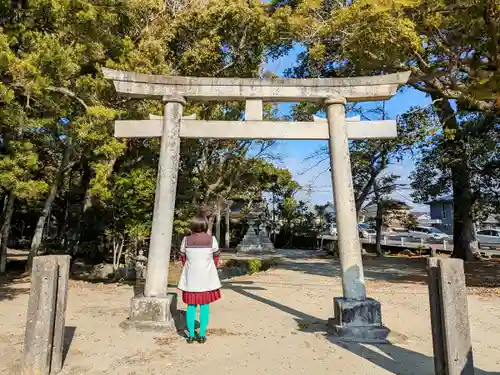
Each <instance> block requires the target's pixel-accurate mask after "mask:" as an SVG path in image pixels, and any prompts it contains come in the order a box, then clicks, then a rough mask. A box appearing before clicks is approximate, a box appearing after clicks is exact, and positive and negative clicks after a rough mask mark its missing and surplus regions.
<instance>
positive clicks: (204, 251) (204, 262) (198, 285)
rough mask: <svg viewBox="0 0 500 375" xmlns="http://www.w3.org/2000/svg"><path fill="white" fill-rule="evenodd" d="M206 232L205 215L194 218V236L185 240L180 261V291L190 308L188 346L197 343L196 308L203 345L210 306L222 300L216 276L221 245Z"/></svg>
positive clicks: (189, 236) (187, 316) (187, 315)
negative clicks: (198, 307)
mask: <svg viewBox="0 0 500 375" xmlns="http://www.w3.org/2000/svg"><path fill="white" fill-rule="evenodd" d="M207 230H208V221H207V218H206V217H205V216H203V215H198V216H196V217H194V218H193V219H192V220H191V234H190V235H188V236H186V237H184V239H183V240H182V244H181V261H182V265H183V266H184V267H183V269H182V273H181V277H180V280H179V285H178V288H179V289H180V290H182V300H183V301H184V303H185V304H187V305H188V307H187V311H186V325H187V329H188V337H187V342H188V343H189V344H191V343H193V342H194V341H195V332H194V326H195V321H196V308H197V306H198V305H200V333H199V337H198V342H199V343H201V344H203V343H205V342H206V341H207V338H206V336H205V335H206V330H207V326H208V320H209V317H210V303H212V302H215V301H217V300H219V299H220V298H221V292H220V288H221V283H220V280H219V274H218V273H217V263H218V262H219V244H218V243H217V240H216V239H215V237H213V236H211V235H210V234H208V233H207Z"/></svg>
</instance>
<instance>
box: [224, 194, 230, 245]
mask: <svg viewBox="0 0 500 375" xmlns="http://www.w3.org/2000/svg"><path fill="white" fill-rule="evenodd" d="M224 219H225V221H226V231H225V232H224V247H225V248H226V249H229V246H230V242H231V228H230V226H231V220H230V219H231V201H228V202H227V204H226V214H225V215H224Z"/></svg>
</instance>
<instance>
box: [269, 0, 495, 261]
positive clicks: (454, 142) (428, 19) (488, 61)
mask: <svg viewBox="0 0 500 375" xmlns="http://www.w3.org/2000/svg"><path fill="white" fill-rule="evenodd" d="M269 11H270V13H272V14H274V15H275V16H276V17H279V18H280V19H282V22H283V23H287V25H288V27H289V28H290V30H291V35H293V37H291V38H290V39H288V40H286V41H284V42H283V43H282V45H281V48H290V46H291V40H292V39H294V38H295V39H298V40H299V41H300V42H301V43H302V44H303V45H304V46H305V48H306V51H305V52H304V53H303V54H302V55H301V56H300V64H299V65H298V67H297V68H295V69H293V71H292V72H290V74H292V75H294V76H297V77H339V76H354V75H378V74H387V73H393V72H398V71H404V70H410V71H411V73H412V74H411V77H410V79H409V81H408V85H409V86H411V87H413V88H414V89H416V90H419V91H421V92H424V93H426V94H428V95H429V96H430V98H431V99H432V105H433V107H434V109H435V112H436V115H437V117H438V120H439V121H438V122H437V123H438V127H439V129H440V131H442V133H443V134H444V135H445V137H446V138H445V139H446V141H445V143H446V146H445V148H446V153H447V154H448V155H449V156H450V158H451V159H452V160H454V161H455V162H454V163H453V164H452V165H451V181H452V187H453V197H454V204H455V217H454V229H455V232H454V256H457V257H461V258H463V259H472V257H473V251H474V245H473V244H474V234H473V214H472V211H473V200H472V198H471V192H470V189H471V187H470V180H471V176H470V174H471V171H470V170H469V168H468V167H467V165H468V162H467V155H466V152H465V151H464V149H463V148H462V147H461V144H460V142H459V141H458V140H459V139H460V138H461V136H460V135H458V134H457V133H459V132H460V131H461V129H462V126H461V125H460V124H459V118H458V114H457V113H456V110H458V111H459V112H460V111H477V110H479V111H482V112H494V113H498V112H499V111H500V99H499V98H500V97H499V96H498V92H499V90H498V87H499V85H500V73H499V72H500V69H499V68H500V54H499V51H500V42H499V38H498V35H499V27H500V26H499V25H500V4H499V3H498V1H495V0H486V1H483V0H472V1H471V0H459V1H454V2H448V1H444V0H438V1H435V0H401V1H400V0H398V1H396V0H358V1H354V2H353V1H335V2H333V1H320V0H298V1H292V2H288V1H279V0H277V1H274V2H273V6H272V7H270V10H269Z"/></svg>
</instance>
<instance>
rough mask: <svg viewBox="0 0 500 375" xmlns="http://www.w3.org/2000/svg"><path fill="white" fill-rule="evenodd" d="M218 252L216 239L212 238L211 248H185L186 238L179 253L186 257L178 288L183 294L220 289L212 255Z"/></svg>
mask: <svg viewBox="0 0 500 375" xmlns="http://www.w3.org/2000/svg"><path fill="white" fill-rule="evenodd" d="M218 251H219V244H218V243H217V239H216V238H215V237H212V247H186V237H184V238H183V240H182V244H181V253H183V254H185V255H186V263H185V265H184V268H183V269H182V273H181V277H180V279H179V285H178V288H179V289H180V290H182V291H185V292H209V291H211V290H216V289H219V288H220V287H221V283H220V280H219V274H218V273H217V267H216V266H215V263H214V253H217V252H218Z"/></svg>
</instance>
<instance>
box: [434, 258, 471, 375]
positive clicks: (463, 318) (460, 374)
mask: <svg viewBox="0 0 500 375" xmlns="http://www.w3.org/2000/svg"><path fill="white" fill-rule="evenodd" d="M438 272H439V292H440V299H441V304H440V306H441V323H442V332H443V342H444V346H443V349H444V355H445V358H444V363H445V366H446V372H445V373H446V375H474V360H473V354H472V344H471V335H470V326H469V312H468V308H467V287H466V285H465V274H464V265H463V261H462V260H461V259H451V258H449V259H444V258H440V259H438Z"/></svg>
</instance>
